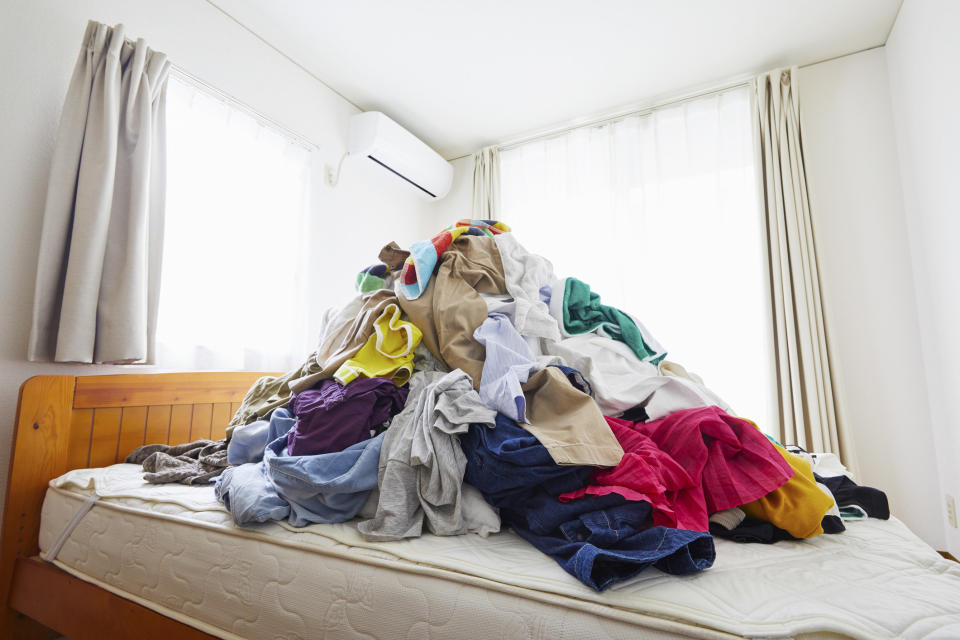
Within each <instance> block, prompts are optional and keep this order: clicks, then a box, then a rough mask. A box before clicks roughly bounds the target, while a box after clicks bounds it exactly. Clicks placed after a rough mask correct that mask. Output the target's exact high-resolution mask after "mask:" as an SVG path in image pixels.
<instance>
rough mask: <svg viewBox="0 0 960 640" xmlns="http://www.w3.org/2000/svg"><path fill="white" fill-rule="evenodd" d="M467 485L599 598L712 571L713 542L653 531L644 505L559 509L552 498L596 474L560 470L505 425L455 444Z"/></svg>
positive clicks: (611, 500) (602, 499) (611, 502)
mask: <svg viewBox="0 0 960 640" xmlns="http://www.w3.org/2000/svg"><path fill="white" fill-rule="evenodd" d="M460 441H461V445H462V446H463V451H464V453H465V454H466V456H467V470H466V474H465V476H464V480H465V481H466V482H469V483H470V484H472V485H474V486H475V487H477V488H478V489H480V491H481V492H482V493H483V495H484V497H485V498H486V499H487V501H488V502H490V503H491V504H493V505H494V506H497V507H500V517H501V519H502V520H503V522H504V523H506V524H509V525H510V526H511V527H513V529H514V531H516V532H517V534H518V535H520V536H521V537H523V538H524V539H526V540H527V541H528V542H530V543H531V544H532V545H533V546H535V547H536V548H537V549H539V550H540V551H542V552H544V553H546V554H547V555H549V556H551V557H552V558H553V559H554V560H556V561H557V562H558V563H559V564H560V566H561V567H563V568H564V569H565V570H566V571H567V572H568V573H570V574H571V575H573V576H575V577H576V578H577V579H579V580H580V581H581V582H583V583H584V584H586V585H587V586H589V587H591V588H593V589H596V590H597V591H602V590H604V589H606V588H607V587H609V586H610V585H612V584H615V583H617V582H620V581H623V580H626V579H628V578H631V577H633V576H635V575H636V574H638V573H639V572H641V571H643V570H644V569H646V568H647V567H649V566H651V565H653V566H656V567H657V568H658V569H660V570H661V571H665V572H667V573H674V574H684V573H693V572H696V571H701V570H703V569H706V568H707V567H709V566H711V565H712V564H713V561H714V558H715V551H714V546H713V538H712V537H711V536H710V534H708V533H704V532H701V531H687V530H683V529H670V528H666V527H655V526H653V521H652V518H651V514H650V505H649V504H648V503H646V502H630V501H627V500H626V499H624V498H623V497H622V496H619V495H616V494H610V495H607V496H599V497H592V496H591V497H585V498H582V499H580V500H573V501H571V502H567V503H563V502H560V501H559V500H558V499H557V496H558V495H559V494H561V493H564V492H565V491H571V490H573V489H574V488H580V487H583V486H584V485H585V484H586V483H587V480H588V479H589V477H590V474H592V473H593V471H594V468H593V467H587V466H560V465H557V464H556V463H554V461H553V459H552V458H551V457H550V454H549V453H548V452H547V450H546V448H544V446H543V445H541V444H540V443H539V441H537V439H536V438H534V437H533V436H532V435H530V434H529V433H528V432H527V431H526V430H525V429H523V428H522V427H520V426H519V425H517V424H516V423H515V422H513V421H512V420H510V419H509V418H507V417H505V416H503V415H498V416H497V425H496V428H494V429H489V428H488V427H484V426H479V425H472V426H471V427H470V431H469V432H468V433H466V434H463V435H462V436H461V437H460Z"/></svg>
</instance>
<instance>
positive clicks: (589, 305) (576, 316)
mask: <svg viewBox="0 0 960 640" xmlns="http://www.w3.org/2000/svg"><path fill="white" fill-rule="evenodd" d="M550 286H551V294H550V305H549V307H550V315H552V316H553V317H554V318H556V320H557V323H558V325H559V328H560V332H561V334H562V335H564V336H573V335H580V334H583V333H597V334H598V335H602V336H604V337H607V338H611V339H613V340H618V341H620V342H623V343H624V344H626V345H627V346H628V347H630V350H631V351H633V352H634V353H635V354H636V356H637V357H638V358H639V359H641V360H644V361H647V362H651V363H653V364H656V363H658V362H660V361H661V360H663V359H664V358H665V357H666V355H667V354H666V352H661V353H658V352H657V351H655V350H654V349H653V348H652V347H651V346H650V345H649V344H648V343H647V341H645V340H644V336H643V333H642V332H641V331H640V327H639V326H638V325H637V323H636V321H635V320H634V319H633V318H632V317H630V316H629V315H628V314H626V313H624V312H623V311H621V310H620V309H617V308H616V307H611V306H610V305H605V304H602V303H601V302H600V296H599V295H598V294H597V293H595V292H593V291H591V290H590V285H588V284H586V283H585V282H581V281H580V280H577V279H576V278H566V279H563V280H554V282H553V283H551V285H550Z"/></svg>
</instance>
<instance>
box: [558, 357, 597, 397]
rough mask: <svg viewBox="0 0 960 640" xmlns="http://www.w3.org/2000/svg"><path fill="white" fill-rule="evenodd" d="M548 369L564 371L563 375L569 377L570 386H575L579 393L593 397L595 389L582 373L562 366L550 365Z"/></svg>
mask: <svg viewBox="0 0 960 640" xmlns="http://www.w3.org/2000/svg"><path fill="white" fill-rule="evenodd" d="M547 366H548V367H556V368H557V369H560V371H563V375H565V376H567V380H569V381H570V384H572V385H573V388H574V389H577V390H578V391H583V392H584V393H585V394H587V395H588V396H590V397H591V398H592V397H593V387H592V386H590V381H589V380H587V379H586V377H584V375H583V374H582V373H580V372H579V371H577V370H576V369H574V368H573V367H565V366H563V365H562V364H550V365H547Z"/></svg>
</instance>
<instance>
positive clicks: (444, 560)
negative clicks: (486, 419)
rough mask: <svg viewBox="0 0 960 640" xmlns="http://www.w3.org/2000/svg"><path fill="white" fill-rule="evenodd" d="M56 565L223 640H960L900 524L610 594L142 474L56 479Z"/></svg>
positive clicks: (731, 553)
mask: <svg viewBox="0 0 960 640" xmlns="http://www.w3.org/2000/svg"><path fill="white" fill-rule="evenodd" d="M94 494H96V495H97V496H99V499H98V500H97V502H96V503H95V504H94V506H93V508H92V509H91V510H90V511H89V513H87V514H86V515H84V516H83V518H82V519H80V521H79V524H77V526H76V527H75V528H74V529H73V531H72V532H71V533H70V535H69V538H67V540H66V542H65V543H64V544H63V546H62V548H61V549H60V550H59V552H58V555H57V558H56V560H55V563H56V564H57V565H58V566H60V567H61V568H63V569H65V570H67V571H69V572H70V573H73V574H74V575H77V576H78V577H80V578H83V579H85V580H88V581H90V582H94V583H96V584H99V585H100V586H103V587H104V588H107V589H109V590H111V591H114V592H116V593H119V594H120V595H123V596H125V597H128V598H130V599H133V600H135V601H137V602H140V603H141V604H144V605H146V606H148V607H150V608H153V609H155V610H157V611H160V612H161V613H164V614H166V615H169V616H171V617H174V618H176V619H179V620H181V621H183V622H185V623H187V624H190V625H192V626H195V627H198V628H200V629H203V630H205V631H207V632H208V633H211V634H213V635H216V636H219V637H223V638H237V637H241V638H290V639H293V638H353V637H362V638H368V639H387V638H407V639H410V640H413V639H419V638H424V639H426V638H431V639H437V638H544V639H546V638H550V639H558V640H559V639H566V638H569V639H578V640H579V639H587V640H589V639H594V638H595V639H597V640H601V639H610V638H618V639H619V638H624V639H625V638H635V637H645V638H679V637H694V638H729V637H731V636H733V637H736V636H743V637H748V638H814V637H822V638H835V637H854V638H870V639H873V638H930V639H933V638H960V565H958V564H957V563H954V562H950V561H947V560H944V559H943V558H941V557H940V556H939V555H938V554H937V553H936V552H935V551H933V550H932V549H931V548H930V547H929V546H927V545H926V544H925V543H923V542H922V541H921V540H920V539H919V538H917V537H916V536H915V535H914V534H913V533H912V532H910V531H909V529H907V528H906V527H905V526H904V525H903V524H902V523H901V522H899V521H898V520H896V519H891V520H889V521H879V520H867V521H862V522H852V523H848V528H847V531H846V532H845V533H843V534H840V535H834V536H827V535H824V536H819V537H817V538H814V539H812V540H809V541H798V542H780V543H777V544H775V545H756V544H736V543H733V542H729V541H725V540H717V560H716V563H715V564H714V566H713V567H712V568H710V569H708V570H706V571H704V572H702V573H700V574H696V575H691V576H671V575H667V574H664V573H661V572H659V571H657V570H655V569H650V570H647V571H645V572H643V573H642V574H640V575H639V576H637V577H636V578H634V579H633V580H630V581H627V582H624V583H621V584H619V585H617V586H616V587H614V588H611V589H610V590H608V591H605V592H603V593H596V592H594V591H592V590H590V589H588V588H587V587H585V586H583V585H582V584H581V583H579V582H578V581H577V580H575V579H574V578H573V577H571V576H569V575H568V574H566V573H565V572H564V571H563V570H562V569H561V568H560V567H559V566H558V565H557V564H556V563H554V561H553V560H551V559H550V558H548V557H547V556H544V555H542V554H541V553H540V552H538V551H537V550H535V549H534V548H533V547H531V546H530V545H529V544H528V543H526V542H525V541H524V540H522V539H520V538H519V537H517V536H516V535H514V534H513V533H511V532H509V531H507V532H501V533H499V534H495V535H492V536H490V537H488V538H481V537H480V536H476V535H465V536H455V537H447V538H441V537H435V536H432V535H424V536H423V537H422V538H418V539H412V540H407V541H402V542H389V543H370V542H366V541H364V540H363V538H361V537H360V536H359V535H358V533H357V531H356V528H355V527H354V526H353V525H352V524H350V523H345V524H341V525H313V526H310V527H307V528H304V529H293V528H292V527H286V526H283V525H281V524H278V523H268V524H264V525H259V526H256V527H244V528H239V527H236V526H235V525H233V523H232V521H231V519H230V516H229V514H228V513H227V512H226V511H225V510H224V509H223V507H222V506H221V505H220V504H219V503H218V502H217V501H216V500H215V498H214V496H213V489H212V487H185V486H180V485H149V484H146V483H144V482H143V480H142V477H141V473H140V467H139V466H136V465H114V466H112V467H107V468H103V469H78V470H75V471H71V472H69V473H67V474H65V475H63V476H61V477H60V478H56V479H54V480H52V481H51V482H50V489H49V490H48V491H47V496H46V499H45V501H44V505H43V514H42V525H41V533H40V548H41V550H43V551H46V550H48V549H49V548H50V547H51V546H53V544H54V541H55V540H56V539H57V538H58V537H59V536H60V535H61V533H62V532H63V531H64V529H65V527H66V526H67V523H68V522H69V521H70V520H71V518H73V516H74V514H75V513H76V512H77V510H78V509H79V507H80V505H81V504H82V503H83V502H84V500H86V499H87V498H88V497H89V496H92V495H94Z"/></svg>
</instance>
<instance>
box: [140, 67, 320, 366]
mask: <svg viewBox="0 0 960 640" xmlns="http://www.w3.org/2000/svg"><path fill="white" fill-rule="evenodd" d="M167 145H168V149H167V199H166V227H165V233H164V252H163V254H164V255H163V271H162V284H161V294H160V310H159V319H158V328H157V347H158V363H159V364H160V365H161V366H165V367H171V368H180V369H182V368H188V369H257V370H264V369H266V370H270V369H287V368H290V367H291V366H293V365H294V364H296V363H299V362H300V361H302V360H303V356H304V346H303V345H304V340H303V336H304V326H303V325H304V323H305V316H306V311H305V309H304V308H303V307H304V305H303V300H304V299H305V296H304V295H303V290H302V289H303V278H304V276H305V275H306V274H304V273H303V272H302V270H301V269H300V264H301V262H302V260H301V258H302V257H303V255H304V253H305V249H306V248H305V247H304V243H305V242H306V237H307V234H306V233H305V229H306V228H307V218H306V215H305V213H306V211H307V206H308V195H309V190H308V184H309V182H308V181H309V164H310V155H311V154H310V152H309V151H308V150H307V149H305V148H304V147H302V146H301V145H299V144H298V143H296V142H293V141H291V140H290V139H288V138H287V137H285V136H284V135H282V134H281V133H279V132H278V131H276V130H274V129H272V128H269V127H267V126H264V125H263V124H261V123H260V122H258V121H257V120H256V119H254V118H253V117H251V116H250V115H248V114H247V113H245V112H243V111H241V110H239V109H237V108H236V107H234V106H232V105H229V104H227V103H225V102H224V101H222V100H220V99H218V98H216V97H214V96H211V95H209V94H207V93H205V92H203V91H200V90H198V89H196V88H194V87H193V86H191V85H188V84H186V83H185V82H182V81H180V80H178V79H177V78H171V79H170V81H169V86H168V93H167Z"/></svg>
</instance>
